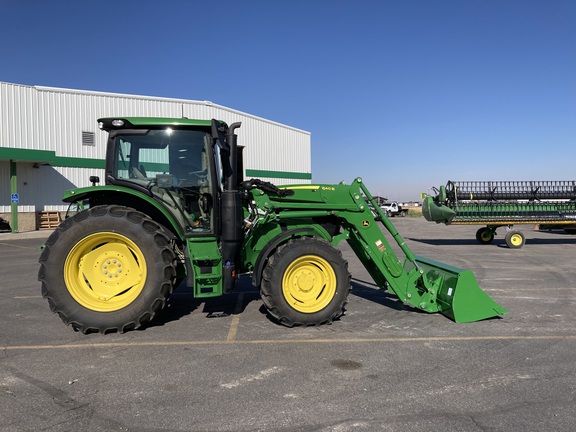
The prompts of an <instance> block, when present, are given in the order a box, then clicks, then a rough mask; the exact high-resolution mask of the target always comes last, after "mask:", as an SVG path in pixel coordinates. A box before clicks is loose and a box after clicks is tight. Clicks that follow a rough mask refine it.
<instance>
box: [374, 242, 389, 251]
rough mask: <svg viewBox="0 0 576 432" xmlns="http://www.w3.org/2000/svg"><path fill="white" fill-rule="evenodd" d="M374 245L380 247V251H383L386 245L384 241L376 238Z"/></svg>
mask: <svg viewBox="0 0 576 432" xmlns="http://www.w3.org/2000/svg"><path fill="white" fill-rule="evenodd" d="M375 243H376V247H377V248H378V249H380V252H384V251H385V250H386V246H384V243H382V240H376V241H375Z"/></svg>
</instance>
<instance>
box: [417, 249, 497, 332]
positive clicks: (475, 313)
mask: <svg viewBox="0 0 576 432" xmlns="http://www.w3.org/2000/svg"><path fill="white" fill-rule="evenodd" d="M416 263H417V264H418V266H419V267H420V268H421V269H422V270H424V274H425V276H426V278H427V279H428V281H429V282H432V284H433V285H435V286H436V287H437V288H436V289H437V293H438V294H437V297H436V304H437V306H438V308H439V310H438V311H439V312H440V313H442V314H443V315H445V316H447V317H448V318H451V319H453V320H454V321H456V322H457V323H462V322H474V321H480V320H483V319H487V318H493V317H497V316H499V315H504V314H507V313H508V311H507V310H506V309H504V308H503V307H502V306H500V305H499V304H498V303H496V302H495V301H494V300H492V298H491V297H490V296H489V295H488V294H486V293H485V292H484V291H483V290H482V289H481V288H480V287H479V286H478V283H477V282H476V277H475V276H474V273H473V272H472V271H471V270H462V269H459V268H457V267H452V266H449V265H447V264H443V263H441V262H437V261H434V260H430V259H427V258H423V257H416Z"/></svg>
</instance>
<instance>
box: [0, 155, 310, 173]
mask: <svg viewBox="0 0 576 432" xmlns="http://www.w3.org/2000/svg"><path fill="white" fill-rule="evenodd" d="M1 159H11V160H15V161H25V162H30V163H34V162H36V163H45V164H49V165H52V166H55V167H63V168H95V169H104V168H106V161H105V160H104V159H89V158H78V157H64V156H56V152H54V151H51V150H30V149H17V148H8V147H0V160H1ZM149 164H150V167H148V169H150V170H151V171H154V170H159V171H162V170H164V171H165V169H164V168H165V166H164V164H158V163H157V164H151V163H149ZM246 177H268V178H282V179H298V180H312V173H303V172H291V171H268V170H257V169H247V170H246Z"/></svg>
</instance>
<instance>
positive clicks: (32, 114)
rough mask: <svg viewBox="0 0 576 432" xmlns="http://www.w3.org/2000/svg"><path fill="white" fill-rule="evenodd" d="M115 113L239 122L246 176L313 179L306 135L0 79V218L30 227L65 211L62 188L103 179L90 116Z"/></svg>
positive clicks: (222, 111)
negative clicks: (39, 217)
mask: <svg viewBox="0 0 576 432" xmlns="http://www.w3.org/2000/svg"><path fill="white" fill-rule="evenodd" d="M115 116H118V117H121V116H139V117H144V116H146V117H176V118H179V117H187V118H196V119H211V118H217V119H219V120H224V121H225V122H227V123H228V124H231V123H234V122H237V121H241V122H242V127H241V128H240V129H239V130H238V131H237V134H238V143H239V145H243V146H245V149H244V155H243V158H244V169H245V173H244V176H245V178H252V177H257V178H261V179H263V180H266V181H270V182H273V183H275V184H291V183H292V184H301V183H310V181H311V178H312V173H311V145H310V133H309V132H306V131H303V130H300V129H296V128H293V127H290V126H286V125H283V124H280V123H276V122H273V121H270V120H266V119H263V118H260V117H256V116H253V115H250V114H246V113H243V112H240V111H237V110H234V109H231V108H226V107H224V106H221V105H216V104H214V103H212V102H208V101H195V100H184V99H168V98H157V97H149V96H136V95H125V94H115V93H102V92H92V91H84V90H71V89H61V88H52V87H39V86H23V85H19V84H11V83H4V82H0V217H4V219H6V220H8V221H12V225H16V226H18V225H19V224H18V221H20V227H21V228H22V225H23V221H26V220H28V221H27V222H24V224H25V225H26V229H35V228H36V227H37V226H38V223H37V214H38V213H40V212H46V211H58V212H62V211H64V210H66V205H65V204H64V203H62V202H61V197H62V193H63V192H64V191H65V190H66V189H70V188H74V187H82V186H89V185H90V182H89V180H88V178H89V177H90V176H91V175H97V176H99V177H100V178H101V179H104V158H105V150H106V138H107V134H106V133H105V132H102V131H100V130H99V129H98V125H97V122H96V119H98V118H100V117H115ZM26 215H27V217H26ZM31 215H33V216H34V218H33V219H34V221H35V222H34V224H35V225H36V226H35V227H34V226H30V225H31V222H30V221H29V220H30V218H31ZM12 230H13V231H16V230H15V228H14V226H12Z"/></svg>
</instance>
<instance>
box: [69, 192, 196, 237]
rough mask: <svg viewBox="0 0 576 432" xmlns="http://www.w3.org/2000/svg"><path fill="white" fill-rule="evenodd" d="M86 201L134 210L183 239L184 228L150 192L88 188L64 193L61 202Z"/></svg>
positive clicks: (91, 204)
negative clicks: (116, 205)
mask: <svg viewBox="0 0 576 432" xmlns="http://www.w3.org/2000/svg"><path fill="white" fill-rule="evenodd" d="M86 199H89V200H90V206H91V207H94V206H96V205H100V204H105V205H109V204H118V205H122V206H126V207H131V208H134V209H135V210H138V211H141V212H142V213H145V214H147V215H148V216H150V218H151V219H153V220H155V221H157V222H158V223H160V224H162V225H163V226H164V227H166V228H167V229H169V230H170V231H172V232H173V233H174V234H176V235H177V236H178V237H179V238H180V239H181V240H184V239H185V236H184V228H185V227H183V226H182V225H181V223H179V222H178V220H177V219H176V217H174V215H172V213H170V212H169V211H168V210H167V209H166V208H165V207H164V206H163V205H161V204H159V203H158V202H157V201H156V200H154V198H152V194H151V192H150V191H148V190H147V189H145V188H142V191H139V190H135V189H133V188H127V187H123V186H112V185H107V186H89V187H84V188H77V189H70V190H67V191H65V192H64V196H63V198H62V201H64V202H67V203H76V202H79V201H82V200H86Z"/></svg>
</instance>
